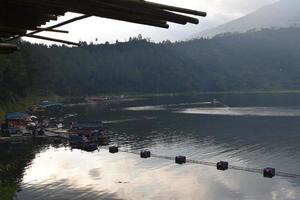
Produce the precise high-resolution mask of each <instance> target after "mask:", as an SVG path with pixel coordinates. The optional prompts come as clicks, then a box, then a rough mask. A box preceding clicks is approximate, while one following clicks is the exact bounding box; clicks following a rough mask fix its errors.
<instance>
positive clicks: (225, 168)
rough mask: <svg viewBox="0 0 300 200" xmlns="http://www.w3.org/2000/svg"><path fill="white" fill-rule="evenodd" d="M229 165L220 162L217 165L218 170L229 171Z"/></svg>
mask: <svg viewBox="0 0 300 200" xmlns="http://www.w3.org/2000/svg"><path fill="white" fill-rule="evenodd" d="M228 166H229V163H228V162H226V161H220V162H218V163H217V170H222V171H225V170H228Z"/></svg>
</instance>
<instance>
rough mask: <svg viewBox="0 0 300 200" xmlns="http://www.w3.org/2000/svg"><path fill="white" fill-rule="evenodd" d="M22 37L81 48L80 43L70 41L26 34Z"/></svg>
mask: <svg viewBox="0 0 300 200" xmlns="http://www.w3.org/2000/svg"><path fill="white" fill-rule="evenodd" d="M22 37H29V38H35V39H40V40H48V41H52V42H58V43H63V44H68V45H74V46H80V44H79V43H75V42H70V41H67V40H61V39H55V38H49V37H44V36H40V35H31V34H24V35H23V36H22Z"/></svg>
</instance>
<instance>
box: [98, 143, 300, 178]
mask: <svg viewBox="0 0 300 200" xmlns="http://www.w3.org/2000/svg"><path fill="white" fill-rule="evenodd" d="M113 147H114V148H115V149H114V151H113V152H111V153H117V152H123V153H130V154H135V155H141V153H142V152H143V150H140V151H137V150H128V149H120V148H118V147H116V146H113ZM101 148H102V149H106V150H109V151H110V148H111V147H103V146H102V147H101ZM149 153H150V152H149ZM141 157H142V156H141ZM150 157H153V158H159V159H164V160H171V161H174V160H175V162H176V157H174V156H164V155H158V154H152V153H151V156H150V155H149V156H148V157H144V158H150ZM181 157H184V156H181ZM184 158H185V157H184ZM221 162H224V161H221ZM176 163H177V164H183V163H191V164H199V165H205V166H211V167H216V166H217V165H218V163H215V162H208V161H201V160H193V159H185V161H184V162H182V163H178V162H176ZM227 169H232V170H239V171H245V172H251V173H258V174H264V171H265V170H266V169H269V168H265V169H259V168H250V167H241V166H235V165H228V167H227ZM227 169H220V170H223V171H225V170H227ZM275 175H276V176H280V177H286V178H300V175H299V174H294V173H287V172H281V171H276V172H275V169H274V174H273V176H271V177H269V176H265V174H264V176H265V177H269V178H272V177H274V176H275Z"/></svg>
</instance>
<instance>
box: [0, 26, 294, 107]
mask: <svg viewBox="0 0 300 200" xmlns="http://www.w3.org/2000/svg"><path fill="white" fill-rule="evenodd" d="M20 46H21V49H22V50H21V51H20V52H18V53H15V54H13V55H1V56H0V92H1V100H2V101H5V100H7V99H10V98H12V97H13V96H26V95H28V94H32V93H40V94H41V93H43V94H50V93H51V94H53V93H55V94H59V95H92V94H103V93H157V92H194V91H196V92H205V91H237V90H240V91H243V90H261V89H265V90H268V89H300V29H298V28H286V29H280V30H271V29H265V30H262V31H259V32H247V33H243V34H226V35H222V36H218V37H215V38H213V39H199V40H192V41H188V42H177V43H170V42H168V41H166V42H163V43H159V44H157V43H152V42H149V40H146V39H143V38H141V37H138V38H131V39H130V41H128V42H124V43H119V42H118V43H115V44H108V43H106V44H99V45H93V44H91V45H87V44H83V45H82V47H79V48H69V47H66V46H62V47H60V46H51V47H47V46H44V45H32V44H29V43H25V42H21V43H20Z"/></svg>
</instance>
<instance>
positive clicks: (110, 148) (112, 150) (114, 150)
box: [109, 146, 119, 153]
mask: <svg viewBox="0 0 300 200" xmlns="http://www.w3.org/2000/svg"><path fill="white" fill-rule="evenodd" d="M118 152H119V147H117V146H111V147H109V153H118Z"/></svg>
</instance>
